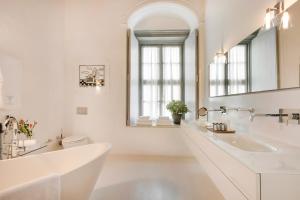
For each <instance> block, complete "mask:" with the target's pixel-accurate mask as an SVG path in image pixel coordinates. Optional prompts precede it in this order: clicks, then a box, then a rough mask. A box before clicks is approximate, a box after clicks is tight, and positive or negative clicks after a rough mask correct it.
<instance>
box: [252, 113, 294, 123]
mask: <svg viewBox="0 0 300 200" xmlns="http://www.w3.org/2000/svg"><path fill="white" fill-rule="evenodd" d="M288 116H289V115H288V114H282V113H277V114H256V113H251V115H250V121H251V122H253V121H254V118H255V117H279V122H282V121H283V120H282V117H288Z"/></svg>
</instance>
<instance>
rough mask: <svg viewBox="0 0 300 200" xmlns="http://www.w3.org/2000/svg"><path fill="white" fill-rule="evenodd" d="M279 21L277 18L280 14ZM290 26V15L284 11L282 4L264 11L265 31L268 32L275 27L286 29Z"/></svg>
mask: <svg viewBox="0 0 300 200" xmlns="http://www.w3.org/2000/svg"><path fill="white" fill-rule="evenodd" d="M281 13H283V14H282V15H281V19H280V18H279V17H278V16H279V14H281ZM289 24H290V15H289V13H288V12H287V11H284V3H283V1H282V2H279V3H277V4H276V5H275V6H274V7H273V8H268V9H267V10H266V16H265V29H266V30H269V29H270V28H273V27H275V26H279V25H280V27H282V28H283V29H288V28H289Z"/></svg>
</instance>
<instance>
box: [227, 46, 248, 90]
mask: <svg viewBox="0 0 300 200" xmlns="http://www.w3.org/2000/svg"><path fill="white" fill-rule="evenodd" d="M227 74H228V94H239V93H245V92H247V45H237V46H235V47H233V48H231V49H230V50H229V52H228V68H227Z"/></svg>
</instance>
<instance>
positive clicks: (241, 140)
mask: <svg viewBox="0 0 300 200" xmlns="http://www.w3.org/2000/svg"><path fill="white" fill-rule="evenodd" d="M218 139H220V140H221V141H223V142H225V143H227V144H230V145H231V146H234V147H236V148H239V149H241V150H244V151H250V152H274V151H277V149H276V148H275V147H273V146H271V145H269V144H266V143H262V142H259V141H256V140H254V139H252V138H249V137H246V136H240V135H218Z"/></svg>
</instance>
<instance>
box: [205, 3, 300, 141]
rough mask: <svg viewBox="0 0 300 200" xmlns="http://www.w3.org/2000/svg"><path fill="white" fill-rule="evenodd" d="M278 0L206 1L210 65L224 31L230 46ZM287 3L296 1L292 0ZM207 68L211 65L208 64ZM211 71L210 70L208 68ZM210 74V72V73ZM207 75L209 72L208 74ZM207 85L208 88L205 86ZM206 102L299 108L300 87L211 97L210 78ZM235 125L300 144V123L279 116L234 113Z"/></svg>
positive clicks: (272, 110)
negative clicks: (287, 122)
mask: <svg viewBox="0 0 300 200" xmlns="http://www.w3.org/2000/svg"><path fill="white" fill-rule="evenodd" d="M275 2H276V1H275V0H244V1H241V0H227V1H223V0H209V1H207V3H206V66H208V64H209V63H210V61H211V60H212V58H213V56H214V53H216V52H217V51H218V50H219V48H220V46H221V41H222V37H223V36H222V35H224V46H225V49H226V50H227V49H228V48H230V47H231V46H234V45H235V44H237V43H238V42H239V41H241V40H242V39H243V38H245V37H246V36H247V35H248V34H249V33H252V32H253V31H254V30H256V29H257V28H258V27H259V26H260V25H262V23H263V20H264V14H265V9H266V8H267V7H271V6H273V4H275ZM287 3H289V4H291V3H293V2H292V0H290V1H288V2H287ZM206 69H207V67H206ZM206 73H207V70H206ZM206 75H207V74H206ZM206 77H207V76H206ZM203 89H204V88H203ZM205 89H206V90H205V91H206V92H205V93H206V94H205V98H204V100H205V104H206V105H207V106H209V107H217V106H220V105H226V106H242V107H254V108H255V109H256V110H257V112H262V113H264V112H267V113H275V112H278V108H281V107H283V108H299V107H300V104H299V98H300V90H299V89H294V90H285V91H277V92H268V93H258V94H252V95H240V96H231V97H217V98H208V96H207V94H208V81H207V79H206V85H205ZM230 117H231V118H232V121H233V122H234V123H233V124H234V126H235V128H237V129H238V130H241V131H243V132H245V133H248V134H260V135H263V136H266V137H272V138H274V139H278V140H281V141H283V142H287V143H290V144H294V145H297V146H300V143H299V140H300V135H299V128H300V127H299V125H295V124H290V125H289V126H286V125H284V124H279V123H277V120H278V119H275V118H274V119H273V118H260V119H256V120H255V121H254V123H250V122H249V120H248V118H249V114H248V113H239V114H236V113H231V114H230Z"/></svg>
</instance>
